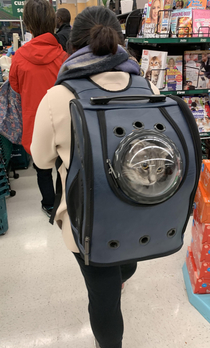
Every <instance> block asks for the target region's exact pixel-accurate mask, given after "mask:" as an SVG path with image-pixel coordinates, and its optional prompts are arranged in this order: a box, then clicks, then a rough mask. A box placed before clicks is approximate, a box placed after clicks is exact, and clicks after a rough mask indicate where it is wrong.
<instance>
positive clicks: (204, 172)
mask: <svg viewBox="0 0 210 348" xmlns="http://www.w3.org/2000/svg"><path fill="white" fill-rule="evenodd" d="M200 181H201V182H202V184H203V187H204V189H205V190H206V192H209V193H210V160H203V162H202V167H201V175H200Z"/></svg>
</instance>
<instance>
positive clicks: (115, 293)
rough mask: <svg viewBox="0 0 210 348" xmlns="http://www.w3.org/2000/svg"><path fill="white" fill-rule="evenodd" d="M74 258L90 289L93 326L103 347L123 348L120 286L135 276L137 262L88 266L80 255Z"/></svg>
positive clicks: (90, 313) (90, 310)
mask: <svg viewBox="0 0 210 348" xmlns="http://www.w3.org/2000/svg"><path fill="white" fill-rule="evenodd" d="M74 255H75V257H76V260H77V262H78V264H79V266H80V268H81V271H82V274H83V276H84V279H85V283H86V287H87V290H88V297H89V306H88V309H89V315H90V324H91V327H92V331H93V334H94V336H95V338H96V339H97V341H98V342H99V345H100V347H101V348H121V347H122V337H123V318H122V313H121V305H120V301H121V287H122V283H124V282H125V281H126V280H127V279H129V278H130V277H131V276H132V275H133V274H134V273H135V271H136V267H137V263H136V262H134V263H130V264H126V265H122V266H111V267H95V266H86V265H85V264H84V261H83V259H82V258H81V256H80V254H78V253H77V254H76V253H74Z"/></svg>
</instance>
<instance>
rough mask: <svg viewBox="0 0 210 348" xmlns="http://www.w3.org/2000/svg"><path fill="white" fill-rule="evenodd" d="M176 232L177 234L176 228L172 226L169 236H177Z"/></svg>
mask: <svg viewBox="0 0 210 348" xmlns="http://www.w3.org/2000/svg"><path fill="white" fill-rule="evenodd" d="M175 234H176V229H175V228H172V229H171V230H170V231H168V232H167V237H168V238H172V237H174V236H175Z"/></svg>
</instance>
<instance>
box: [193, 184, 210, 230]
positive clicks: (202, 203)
mask: <svg viewBox="0 0 210 348" xmlns="http://www.w3.org/2000/svg"><path fill="white" fill-rule="evenodd" d="M194 202H195V208H196V209H197V216H198V219H199V221H200V222H207V223H210V193H207V192H206V191H205V189H204V187H203V184H202V182H201V181H199V184H198V188H197V191H196V195H195V199H194Z"/></svg>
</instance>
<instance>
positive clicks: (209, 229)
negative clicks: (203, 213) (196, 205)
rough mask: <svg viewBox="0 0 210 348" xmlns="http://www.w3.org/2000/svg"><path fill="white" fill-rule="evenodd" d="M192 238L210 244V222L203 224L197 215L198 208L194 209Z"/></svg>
mask: <svg viewBox="0 0 210 348" xmlns="http://www.w3.org/2000/svg"><path fill="white" fill-rule="evenodd" d="M192 238H193V239H195V240H196V241H197V240H200V241H201V243H202V244H205V243H206V244H209V245H210V224H207V223H205V224H202V222H200V221H199V220H198V219H197V217H196V210H195V209H194V211H193V223H192Z"/></svg>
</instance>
